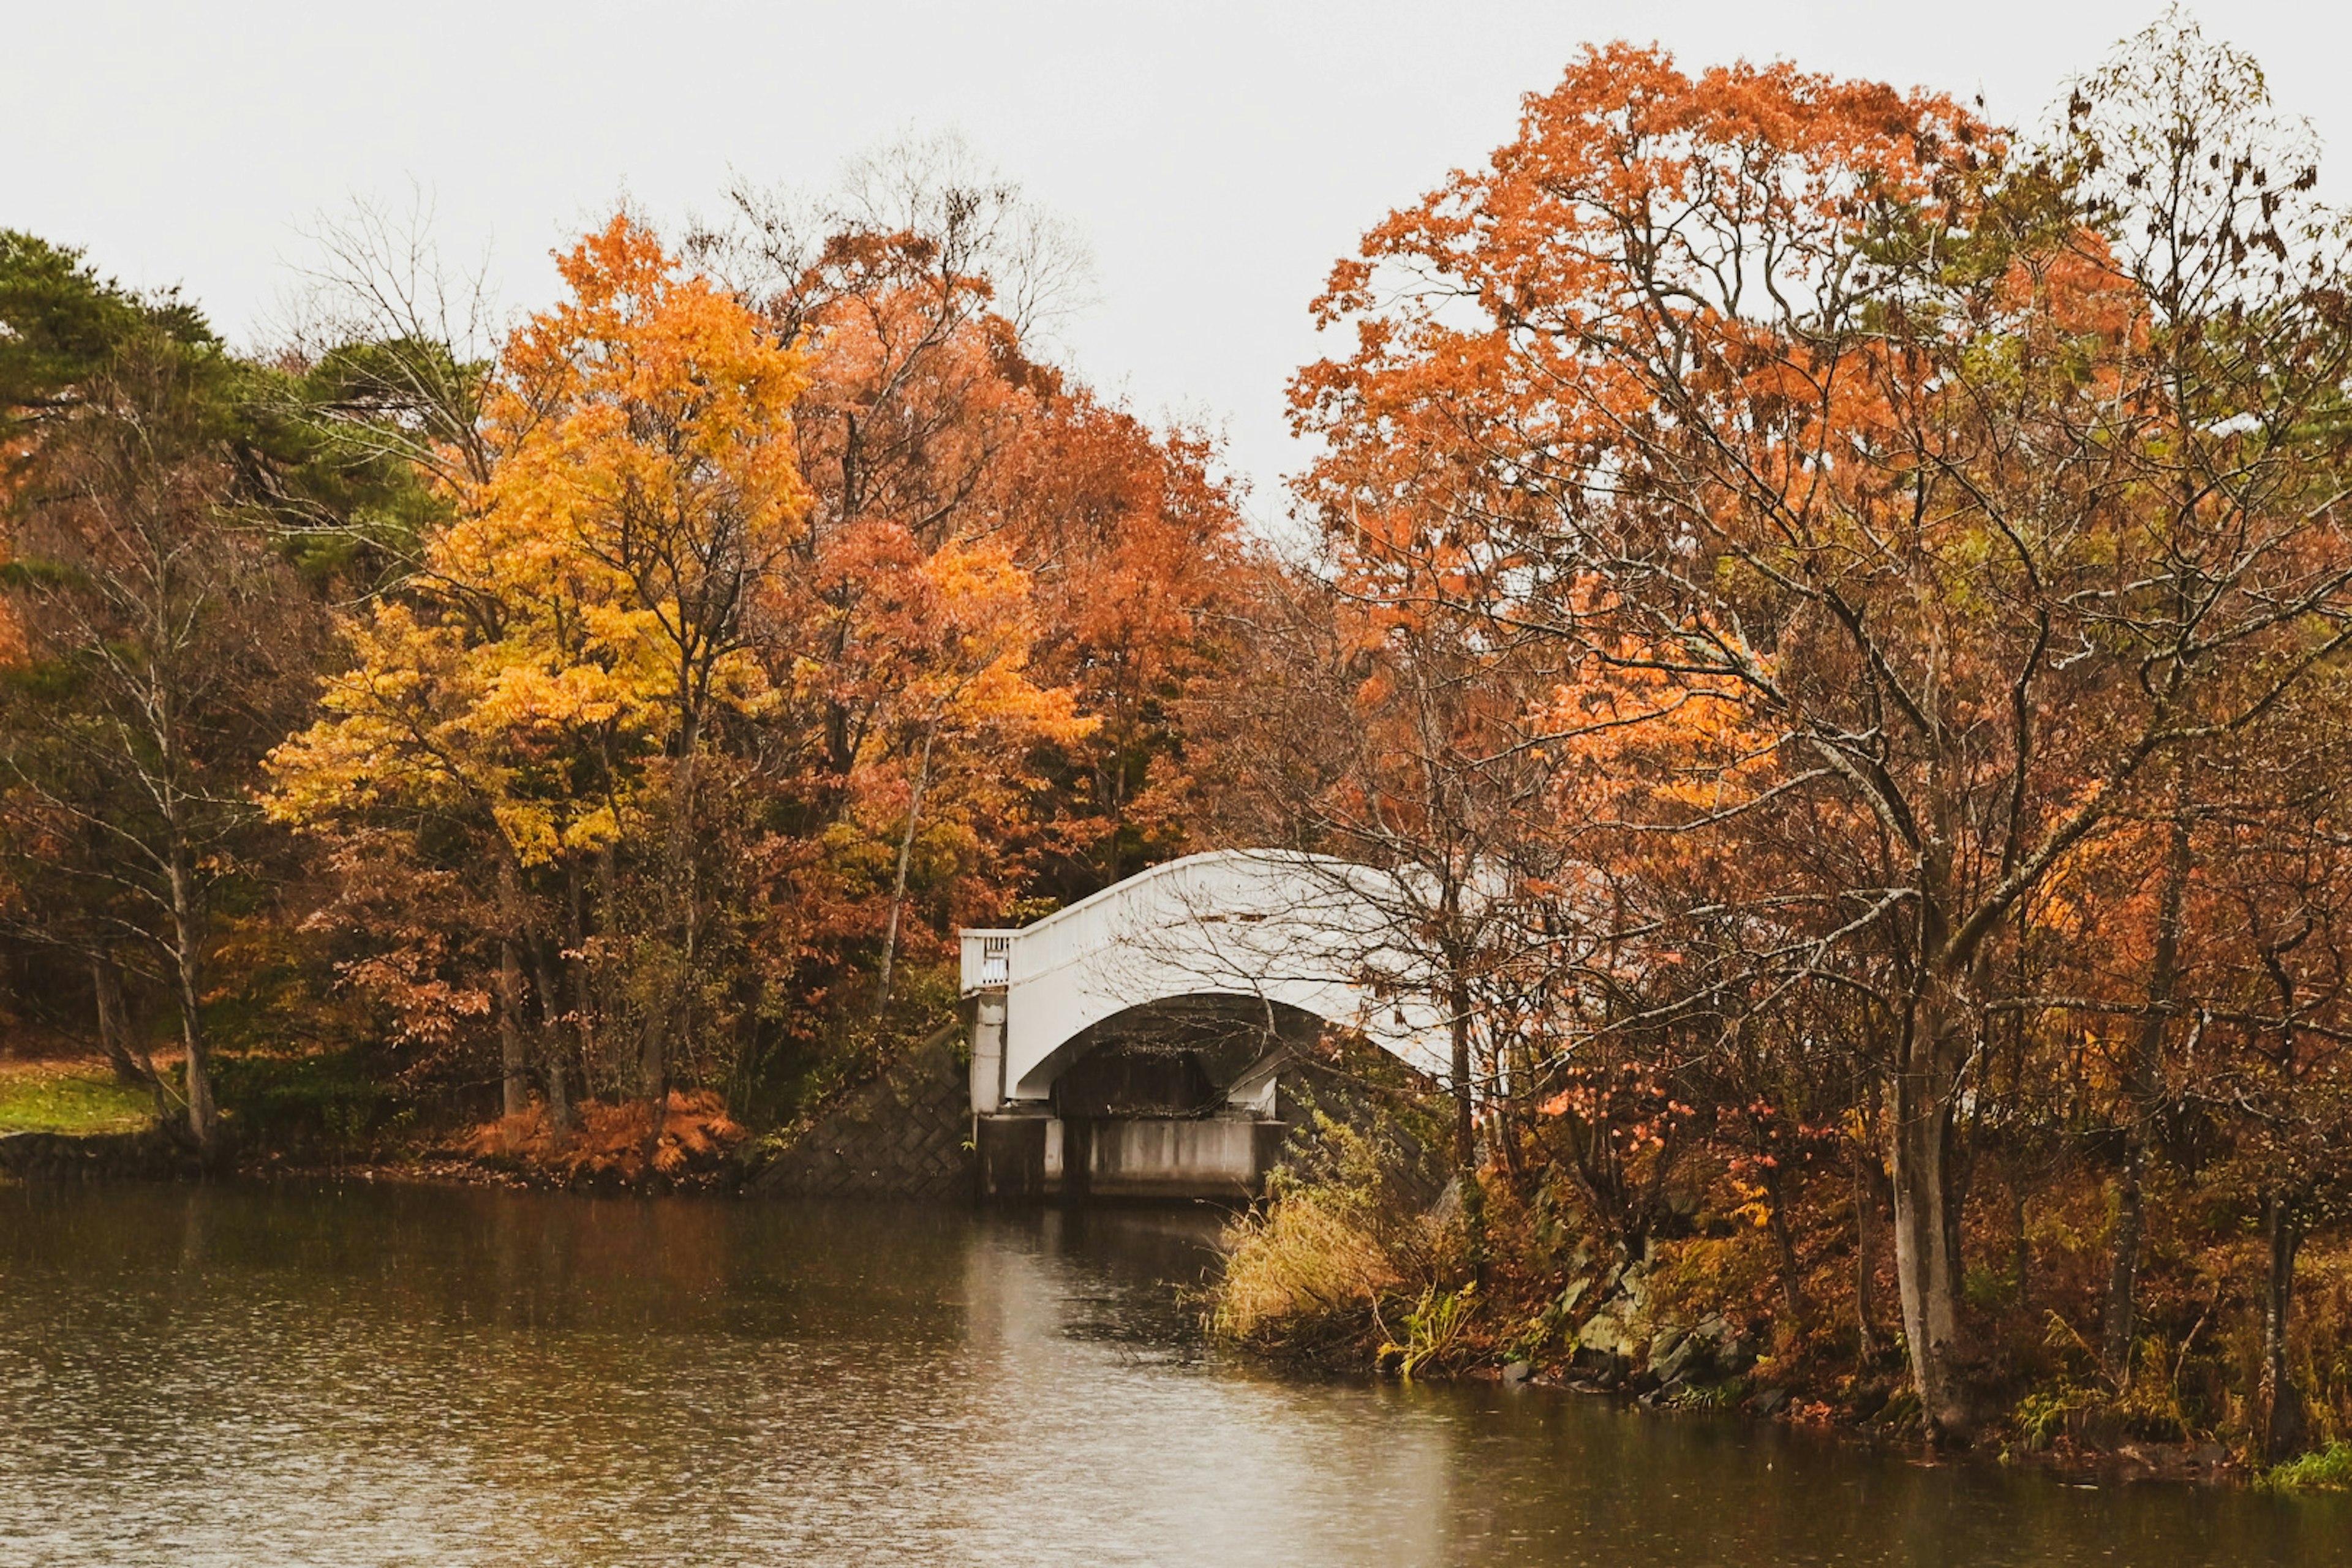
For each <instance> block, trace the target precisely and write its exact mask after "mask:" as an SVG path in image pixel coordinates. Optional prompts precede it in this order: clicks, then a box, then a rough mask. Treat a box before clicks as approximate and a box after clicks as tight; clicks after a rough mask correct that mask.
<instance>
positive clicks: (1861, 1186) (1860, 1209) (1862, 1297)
mask: <svg viewBox="0 0 2352 1568" xmlns="http://www.w3.org/2000/svg"><path fill="white" fill-rule="evenodd" d="M1875 1158H1876V1156H1875V1155H1874V1153H1873V1152H1872V1151H1871V1147H1870V1145H1869V1143H1868V1142H1864V1143H1862V1144H1861V1145H1859V1146H1857V1147H1856V1148H1855V1150H1854V1152H1853V1316H1854V1326H1855V1328H1856V1329H1857V1331H1859V1334H1860V1340H1861V1345H1860V1353H1861V1359H1862V1360H1864V1361H1869V1360H1871V1359H1872V1358H1873V1357H1874V1356H1876V1355H1877V1354H1878V1330H1877V1328H1876V1327H1875V1325H1874V1323H1873V1322H1872V1318H1873V1317H1874V1314H1875V1312H1876V1310H1877V1309H1876V1306H1875V1304H1874V1297H1875V1295H1876V1293H1877V1292H1876V1290H1875V1289H1874V1284H1875V1277H1876V1274H1877V1268H1876V1259H1875V1258H1874V1257H1873V1255H1872V1254H1873V1248H1872V1247H1871V1245H1870V1237H1871V1233H1872V1232H1873V1231H1874V1230H1876V1229H1877V1228H1878V1187H1877V1184H1876V1183H1874V1182H1873V1181H1872V1180H1871V1179H1870V1176H1871V1171H1870V1167H1871V1165H1872V1163H1874V1160H1875Z"/></svg>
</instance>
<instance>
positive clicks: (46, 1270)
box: [0, 1186, 2352, 1568]
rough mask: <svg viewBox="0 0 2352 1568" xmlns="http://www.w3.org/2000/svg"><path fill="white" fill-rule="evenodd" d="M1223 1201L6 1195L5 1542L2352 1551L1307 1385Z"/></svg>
mask: <svg viewBox="0 0 2352 1568" xmlns="http://www.w3.org/2000/svg"><path fill="white" fill-rule="evenodd" d="M1211 1228H1212V1227H1211V1224H1210V1222H1209V1221H1208V1220H1206V1219H1205V1218H1202V1217H1196V1216H1192V1215H1167V1214H1147V1213H1095V1214H1086V1215H1057V1214H1037V1215H1023V1216H982V1215H967V1214H961V1213H956V1212H950V1211H940V1210H936V1209H930V1210H926V1209H906V1210H900V1209H892V1208H877V1207H863V1206H854V1205H831V1206H828V1205H724V1204H709V1203H692V1202H671V1203H640V1202H632V1201H618V1200H613V1201H603V1200H582V1199H568V1198H554V1197H544V1196H536V1195H525V1194H502V1193H485V1192H469V1191H450V1190H434V1189H377V1188H371V1187H366V1186H344V1187H335V1188H320V1189H310V1190H286V1191H268V1190H233V1191H220V1190H200V1189H194V1188H135V1187H134V1188H120V1189H98V1190H89V1191H83V1190H66V1191H41V1190H38V1189H22V1190H16V1191H10V1192H5V1193H0V1564H5V1565H12V1568H13V1565H15V1564H18V1563H24V1564H32V1563H40V1564H45V1565H46V1564H52V1563H58V1564H86V1563H88V1564H95V1563H110V1564H112V1563H196V1564H213V1563H240V1564H241V1563H434V1564H463V1563H486V1564H487V1563H551V1564H573V1563H579V1564H591V1563H594V1564H603V1563H625V1562H646V1561H654V1560H658V1559H664V1558H677V1559H684V1560H691V1561H695V1562H698V1563H806V1562H824V1563H898V1562H909V1561H923V1562H948V1563H1004V1562H1022V1563H1171V1564H1181V1563H1213V1564H1216V1565H1217V1568H1250V1565H1254V1564H1260V1563H1264V1564H1307V1563H1334V1564H1340V1563H1345V1564H1356V1563H1538V1564H1546V1563H1548V1564H1581V1563H1609V1564H1611V1565H1612V1568H1622V1565H1623V1564H1625V1563H1742V1564H1747V1563H1756V1564H1796V1563H1952V1564H1959V1563H1969V1564H1979V1563H1984V1564H1994V1563H2140V1564H2151V1565H2157V1568H2163V1565H2168V1564H2187V1563H2209V1562H2222V1561H2227V1562H2233V1563H2303V1562H2333V1561H2338V1560H2341V1559H2342V1558H2344V1557H2345V1556H2347V1554H2352V1552H2347V1549H2352V1516H2347V1513H2346V1512H2345V1511H2344V1510H2341V1509H2338V1508H2336V1507H2333V1506H2331V1505H2328V1504H2326V1503H2316V1504H2313V1503H2283V1502H2280V1501H2277V1500H2267V1499H2257V1498H2245V1497H2237V1496H2231V1495H2222V1494H2214V1493H2200V1492H2192V1491H2188V1490H2185V1489H2157V1488H2146V1489H2124V1490H2112V1491H2099V1492H2092V1491H2079V1490H2074V1489H2066V1488H2063V1487H2061V1486H2058V1485H2055V1484H2053V1483H2052V1482H2049V1481H2047V1480H2046V1479H2041V1478H2035V1477H2017V1476H2010V1475H2003V1474H2001V1473H2000V1472H1998V1471H1990V1470H1951V1469H1945V1470H1926V1469H1920V1468H1914V1467H1911V1466H1909V1465H1907V1464H1905V1463H1904V1462H1902V1460H1901V1459H1900V1458H1890V1457H1872V1456H1867V1455H1859V1454H1855V1453H1853V1452H1852V1451H1848V1450H1838V1449H1834V1448H1824V1447H1819V1446H1816V1445H1811V1444H1807V1443H1804V1442H1800V1441H1793V1440H1790V1439H1788V1438H1785V1437H1782V1436H1777V1435H1774V1434H1769V1433H1756V1432H1750V1431H1748V1430H1745V1429H1742V1428H1739V1427H1737V1426H1723V1425H1712V1424H1705V1423H1683V1422H1671V1421H1660V1420H1654V1419H1647V1418H1643V1417H1638V1416H1629V1415H1621V1414H1619V1413H1617V1412H1615V1411H1613V1410H1612V1409H1610V1408H1609V1407H1607V1406H1605V1405H1597V1404H1593V1403H1591V1402H1586V1401H1579V1400H1575V1399H1570V1398H1566V1397H1562V1396H1555V1395H1551V1394H1545V1393H1542V1392H1540V1391H1517V1392H1511V1391H1504V1390H1500V1389H1493V1388H1472V1389H1448V1388H1421V1389H1403V1388H1398V1387H1394V1386H1390V1385H1381V1386H1374V1385H1365V1384H1346V1383H1339V1384H1317V1383H1299V1382H1295V1381H1286V1380H1283V1379H1278V1378H1274V1377H1270V1376H1267V1375H1265V1374H1264V1373H1258V1372H1255V1371H1253V1370H1251V1369H1249V1368H1246V1367H1240V1366H1234V1365H1232V1364H1228V1363H1223V1362H1221V1361H1220V1360H1219V1358H1217V1357H1215V1356H1213V1355H1210V1354H1207V1353H1205V1352H1203V1351H1202V1347H1201V1346H1200V1345H1199V1344H1198V1343H1197V1342H1196V1341H1195V1340H1194V1339H1193V1337H1192V1336H1191V1335H1190V1334H1189V1333H1188V1332H1187V1331H1186V1321H1185V1309H1184V1308H1183V1307H1182V1305H1181V1303H1180V1302H1179V1301H1177V1300H1175V1298H1174V1296H1173V1294H1172V1292H1171V1289H1170V1285H1171V1282H1172V1283H1184V1282H1190V1281H1195V1280H1197V1279H1198V1278H1199V1275H1200V1272H1201V1269H1202V1266H1203V1264H1204V1262H1205V1260H1206V1256H1207V1254H1206V1250H1205V1248H1206V1244H1207V1240H1208V1237H1209V1235H1210V1232H1211Z"/></svg>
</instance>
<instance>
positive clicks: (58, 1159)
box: [0, 1131, 197, 1182]
mask: <svg viewBox="0 0 2352 1568" xmlns="http://www.w3.org/2000/svg"><path fill="white" fill-rule="evenodd" d="M195 1174H197V1167H196V1163H195V1157H194V1154H192V1153H191V1152H189V1150H188V1149H187V1148H186V1147H185V1146H184V1145H183V1144H181V1143H179V1142H175V1141H174V1140H173V1139H172V1138H170V1137H167V1136H166V1135H164V1134H163V1133H161V1132H157V1131H143V1132H108V1133H96V1134H75V1133H66V1132H12V1133H9V1134H7V1135H5V1136H0V1176H9V1177H13V1178H15V1179H16V1180H17V1181H27V1182H97V1181H115V1180H124V1179H139V1180H155V1179H159V1178H171V1177H175V1176H193V1175H195Z"/></svg>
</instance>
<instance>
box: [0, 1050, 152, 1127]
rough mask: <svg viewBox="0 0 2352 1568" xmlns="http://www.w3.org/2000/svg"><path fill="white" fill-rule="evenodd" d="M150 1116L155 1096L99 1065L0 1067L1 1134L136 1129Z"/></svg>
mask: <svg viewBox="0 0 2352 1568" xmlns="http://www.w3.org/2000/svg"><path fill="white" fill-rule="evenodd" d="M154 1119H155V1100H154V1097H153V1096H152V1095H150V1094H149V1093H147V1091H146V1090H144V1089H126V1088H124V1087H123V1086H122V1085H121V1084H119V1083H117V1082H115V1081H114V1075H113V1074H112V1073H110V1072H109V1071H108V1070H107V1069H106V1068H102V1067H79V1066H76V1067H35V1068H11V1069H5V1070H0V1133H7V1132H67V1133H72V1134H75V1135H77V1136H83V1135H88V1134H90V1133H97V1132H136V1131H139V1130H140V1129H141V1128H142V1127H145V1126H146V1125H148V1123H150V1122H151V1121H153V1120H154Z"/></svg>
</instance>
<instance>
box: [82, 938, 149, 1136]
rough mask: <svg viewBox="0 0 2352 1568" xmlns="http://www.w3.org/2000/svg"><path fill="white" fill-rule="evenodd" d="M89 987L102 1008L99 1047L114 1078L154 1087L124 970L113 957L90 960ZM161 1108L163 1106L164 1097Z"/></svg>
mask: <svg viewBox="0 0 2352 1568" xmlns="http://www.w3.org/2000/svg"><path fill="white" fill-rule="evenodd" d="M89 989H90V995H91V999H92V1000H93V1001H94V1002H95V1003H96V1004H97V1009H98V1048H99V1049H100V1050H101V1051H103V1052H105V1053H106V1064H107V1066H108V1067H110V1068H113V1069H114V1081H115V1082H117V1083H119V1084H121V1085H122V1086H123V1087H124V1088H126V1089H151V1090H152V1089H154V1088H155V1087H156V1085H155V1068H154V1065H153V1064H152V1063H151V1062H150V1061H148V1060H147V1058H146V1053H145V1052H143V1051H141V1050H140V1049H138V1048H137V1047H135V1046H133V1045H132V1044H131V1013H130V1009H129V1008H128V1007H127V1006H125V1005H123V1000H122V972H121V970H120V969H118V968H116V967H115V964H114V961H113V960H112V959H110V958H105V957H99V956H93V957H92V958H91V959H90V961H89ZM157 1108H158V1109H159V1110H160V1109H161V1108H162V1107H161V1101H160V1100H159V1101H158V1104H157Z"/></svg>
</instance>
